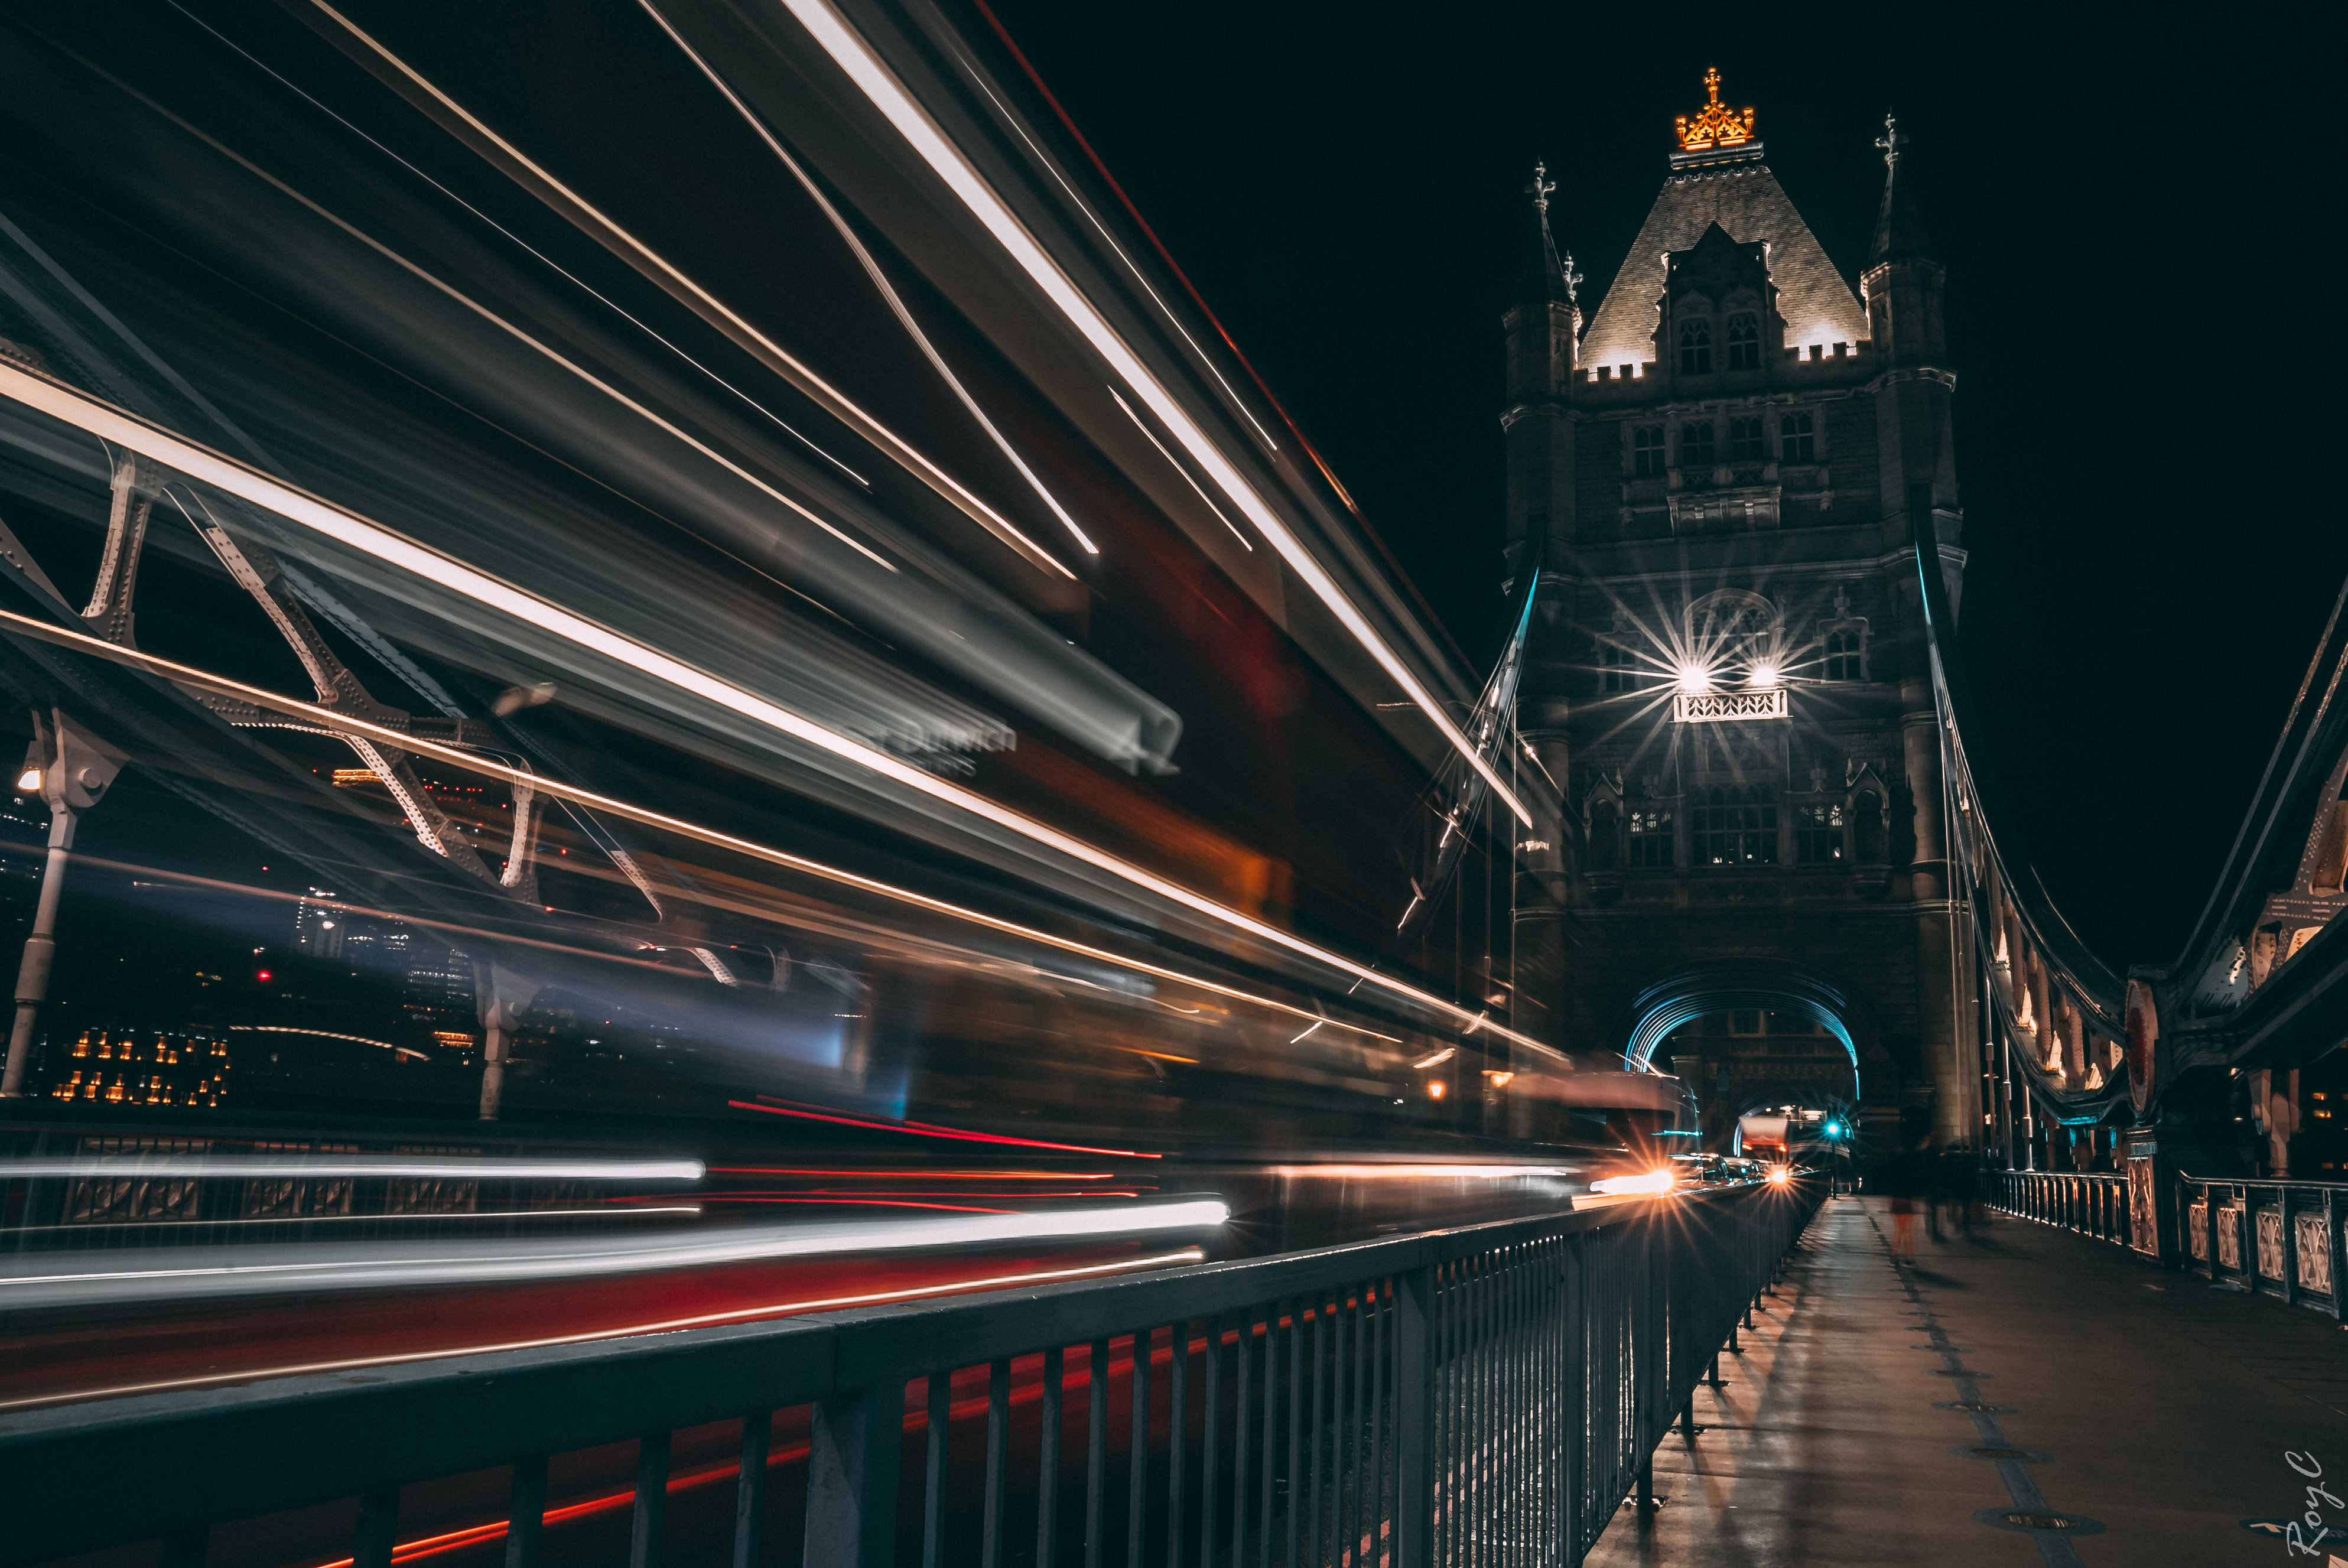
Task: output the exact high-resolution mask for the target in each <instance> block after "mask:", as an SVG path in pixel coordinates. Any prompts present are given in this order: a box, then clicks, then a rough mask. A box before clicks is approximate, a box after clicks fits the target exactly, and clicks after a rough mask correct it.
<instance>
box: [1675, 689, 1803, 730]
mask: <svg viewBox="0 0 2348 1568" xmlns="http://www.w3.org/2000/svg"><path fill="white" fill-rule="evenodd" d="M1672 717H1673V718H1674V719H1675V720H1677V721H1678V722H1680V723H1682V724H1728V723H1735V722H1739V721H1742V720H1746V719H1756V718H1784V717H1787V708H1786V688H1785V687H1784V686H1766V687H1763V688H1760V689H1757V690H1749V691H1684V692H1681V693H1679V694H1678V695H1676V696H1673V698H1672Z"/></svg>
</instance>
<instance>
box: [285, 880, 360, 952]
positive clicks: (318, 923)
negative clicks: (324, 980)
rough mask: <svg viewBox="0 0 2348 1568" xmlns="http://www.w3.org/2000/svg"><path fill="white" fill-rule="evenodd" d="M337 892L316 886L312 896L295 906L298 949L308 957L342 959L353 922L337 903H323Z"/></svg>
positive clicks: (294, 923)
mask: <svg viewBox="0 0 2348 1568" xmlns="http://www.w3.org/2000/svg"><path fill="white" fill-rule="evenodd" d="M334 896H335V895H334V894H333V893H331V892H327V891H326V890H325V889H324V888H315V887H314V888H312V889H311V890H310V896H309V897H307V898H305V899H304V900H303V901H302V902H301V903H297V904H295V905H294V906H293V950H294V951H295V952H297V953H299V954H302V955H303V956H304V957H305V958H328V959H332V958H340V957H341V956H342V955H343V943H344V940H345V937H346V936H347V935H348V934H349V926H350V923H349V921H348V920H347V919H346V918H345V916H344V914H343V913H342V911H341V910H340V909H338V908H336V907H335V905H334V904H332V903H324V902H322V901H324V900H328V899H331V898H333V897H334Z"/></svg>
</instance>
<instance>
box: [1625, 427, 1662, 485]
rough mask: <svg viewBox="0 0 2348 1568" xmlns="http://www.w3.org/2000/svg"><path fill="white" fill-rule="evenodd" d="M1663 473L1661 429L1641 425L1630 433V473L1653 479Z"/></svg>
mask: <svg viewBox="0 0 2348 1568" xmlns="http://www.w3.org/2000/svg"><path fill="white" fill-rule="evenodd" d="M1662 472H1663V427H1662V426H1661V425H1641V426H1639V427H1638V428H1635V429H1633V430H1632V432H1631V473H1632V477H1634V478H1637V479H1643V480H1644V479H1653V478H1655V477H1656V476H1657V475H1660V474H1661V473H1662Z"/></svg>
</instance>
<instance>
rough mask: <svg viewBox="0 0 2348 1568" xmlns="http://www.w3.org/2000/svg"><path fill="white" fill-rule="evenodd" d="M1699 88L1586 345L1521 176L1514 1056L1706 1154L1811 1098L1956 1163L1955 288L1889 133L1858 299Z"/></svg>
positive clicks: (1511, 407) (1960, 1046) (1536, 196)
mask: <svg viewBox="0 0 2348 1568" xmlns="http://www.w3.org/2000/svg"><path fill="white" fill-rule="evenodd" d="M1705 85H1706V87H1707V88H1708V89H1709V98H1710V101H1709V103H1708V104H1707V105H1706V106H1705V107H1704V109H1703V110H1702V111H1701V112H1700V113H1698V114H1696V115H1694V116H1691V117H1687V118H1684V119H1681V120H1680V121H1679V124H1678V131H1677V139H1678V150H1676V151H1675V152H1673V154H1672V155H1671V160H1670V168H1669V171H1668V173H1667V175H1666V177H1665V179H1664V181H1663V190H1662V191H1661V193H1660V194H1659V195H1658V196H1657V197H1656V199H1655V204H1654V208H1653V211H1651V212H1649V214H1648V215H1647V221H1646V222H1645V224H1644V226H1643V228H1642V229H1641V230H1640V232H1639V237H1638V240H1637V242H1636V243H1635V244H1634V245H1633V246H1632V250H1631V253H1630V256H1629V257H1628V259H1626V260H1625V261H1624V263H1622V269H1621V271H1620V272H1619V273H1618V274H1617V275H1616V277H1615V280H1614V283H1613V284H1612V287H1611V288H1610V289H1609V290H1608V292H1607V294H1606V297H1605V298H1604V299H1603V300H1602V301H1601V302H1600V303H1599V304H1598V305H1597V308H1596V310H1595V312H1594V314H1593V315H1591V317H1590V318H1589V319H1588V320H1587V322H1586V323H1585V322H1584V320H1583V318H1582V315H1581V308H1580V303H1579V301H1578V299H1577V297H1576V284H1577V283H1578V282H1579V280H1578V279H1577V278H1576V277H1575V275H1574V273H1573V271H1572V265H1571V262H1570V257H1566V256H1561V254H1560V247H1559V245H1558V244H1557V242H1556V240H1555V239H1554V237H1553V235H1552V233H1551V232H1550V222H1549V211H1548V208H1549V194H1550V191H1551V190H1553V189H1554V188H1553V187H1552V186H1550V184H1549V182H1548V181H1547V180H1546V179H1545V178H1544V177H1543V176H1541V175H1536V177H1535V181H1534V184H1533V187H1532V194H1533V201H1532V209H1533V210H1532V212H1531V214H1530V217H1531V225H1530V229H1529V240H1528V242H1526V246H1525V252H1524V255H1523V258H1522V260H1521V261H1520V263H1519V268H1518V272H1517V277H1516V284H1515V289H1514V295H1513V298H1514V303H1513V304H1512V306H1511V308H1510V309H1509V312H1508V314H1507V315H1506V316H1505V318H1504V325H1505V329H1506V335H1507V345H1508V365H1507V402H1506V407H1505V410H1504V412H1503V413H1502V415H1501V424H1502V427H1503V428H1504V429H1505V431H1506V442H1507V460H1508V525H1509V535H1508V537H1509V572H1510V573H1512V574H1513V573H1519V572H1522V571H1524V570H1526V569H1527V566H1528V563H1536V564H1538V565H1539V566H1540V571H1541V584H1540V597H1539V599H1538V602H1537V610H1536V614H1535V620H1534V630H1533V632H1532V634H1531V645H1530V646H1529V649H1528V655H1527V666H1526V675H1525V680H1524V686H1523V689H1522V696H1521V702H1520V708H1519V725H1520V727H1521V728H1522V730H1523V732H1524V735H1525V738H1526V739H1527V741H1528V742H1529V743H1530V745H1531V746H1532V748H1534V750H1535V752H1536V753H1537V754H1538V755H1539V756H1540V758H1541V760H1542V763H1543V766H1544V767H1545V768H1546V769H1547V770H1548V772H1549V774H1550V777H1551V778H1553V779H1557V780H1558V781H1559V782H1560V785H1561V789H1562V796H1563V804H1562V809H1561V810H1560V814H1559V817H1558V820H1554V821H1552V822H1546V823H1543V824H1541V825H1540V827H1539V828H1537V829H1536V830H1535V831H1534V832H1533V833H1532V834H1531V835H1529V839H1528V841H1526V843H1525V845H1524V846H1523V848H1524V853H1523V855H1522V857H1521V859H1520V861H1519V863H1520V865H1521V866H1522V867H1523V868H1524V874H1523V875H1522V876H1521V877H1520V878H1519V893H1518V899H1517V903H1518V952H1519V975H1520V985H1521V987H1522V989H1521V992H1520V1000H1519V1006H1518V1009H1517V1019H1518V1026H1519V1027H1520V1028H1524V1029H1526V1030H1527V1031H1528V1032H1530V1033H1536V1034H1542V1035H1545V1036H1546V1037H1550V1038H1553V1039H1555V1040H1556V1041H1557V1042H1558V1043H1560V1044H1561V1045H1565V1046H1567V1047H1569V1048H1572V1049H1575V1050H1577V1051H1579V1052H1588V1053H1591V1054H1592V1055H1598V1054H1601V1053H1603V1052H1607V1051H1613V1050H1622V1051H1626V1052H1628V1053H1629V1054H1631V1055H1632V1057H1633V1058H1634V1059H1642V1058H1643V1057H1645V1056H1646V1055H1647V1053H1649V1052H1653V1053H1654V1054H1655V1059H1656V1060H1657V1061H1658V1062H1659V1063H1660V1062H1662V1061H1663V1058H1664V1057H1670V1058H1671V1059H1670V1065H1671V1067H1672V1068H1673V1070H1676V1071H1678V1072H1679V1073H1680V1074H1681V1075H1682V1076H1683V1077H1684V1078H1686V1079H1687V1080H1688V1081H1689V1082H1690V1084H1691V1085H1692V1086H1693V1087H1694V1088H1695V1090H1696V1091H1697V1094H1698V1097H1699V1099H1700V1102H1701V1103H1702V1104H1703V1106H1704V1113H1705V1118H1706V1124H1707V1128H1708V1130H1725V1126H1726V1124H1727V1123H1728V1121H1729V1119H1731V1118H1733V1117H1734V1116H1735V1114H1737V1112H1739V1111H1740V1110H1744V1109H1752V1108H1754V1107H1756V1106H1760V1105H1766V1104H1771V1103H1779V1102H1782V1101H1783V1100H1785V1099H1800V1098H1803V1096H1802V1094H1801V1092H1800V1091H1801V1090H1803V1089H1805V1088H1807V1089H1810V1090H1811V1091H1813V1093H1812V1098H1813V1099H1818V1098H1828V1099H1835V1100H1839V1101H1848V1100H1850V1099H1856V1100H1857V1101H1858V1104H1859V1109H1860V1112H1861V1116H1862V1119H1863V1125H1864V1126H1865V1127H1866V1128H1867V1129H1868V1130H1869V1134H1870V1146H1871V1148H1872V1149H1873V1150H1888V1149H1889V1148H1890V1144H1891V1137H1892V1135H1891V1131H1890V1129H1891V1128H1892V1127H1893V1126H1896V1125H1897V1123H1898V1122H1899V1120H1900V1114H1901V1112H1902V1111H1903V1110H1905V1111H1906V1112H1907V1113H1908V1119H1909V1123H1910V1128H1911V1129H1914V1128H1917V1127H1919V1126H1921V1125H1922V1119H1921V1118H1922V1116H1923V1115H1929V1119H1930V1124H1931V1127H1932V1129H1933V1130H1934V1132H1935V1133H1936V1135H1937V1137H1938V1139H1939V1140H1940V1141H1941V1143H1942V1144H1943V1145H1944V1146H1949V1147H1962V1146H1967V1145H1972V1144H1974V1143H1976V1142H1977V1141H1978V1140H1979V1137H1980V1131H1979V1127H1980V1120H1981V1112H1980V1109H1979V1088H1978V1078H1979V1072H1978V1064H1977V1063H1976V1061H1975V1060H1974V1057H1975V1047H1974V1046H1973V1044H1972V1040H1973V1036H1974V1033H1975V1030H1974V1028H1973V1026H1972V1001H1971V999H1970V998H1969V997H1968V996H1967V995H1962V994H1960V993H1961V991H1962V984H1963V983H1962V979H1961V976H1962V975H1964V974H1965V973H1967V972H1968V971H1969V968H1970V966H1969V965H1963V964H1961V963H1956V962H1954V961H1953V959H1954V957H1955V956H1956V955H1954V954H1952V949H1951V946H1950V939H1951V927H1950V913H1949V907H1948V902H1947V897H1948V895H1947V891H1946V890H1947V885H1948V879H1947V875H1946V871H1947V868H1946V866H1945V865H1944V863H1943V861H1942V854H1943V851H1942V845H1943V843H1944V842H1945V841H1946V834H1945V832H1944V823H1943V819H1942V813H1943V812H1944V811H1945V810H1948V809H1949V806H1950V802H1949V801H1947V800H1945V799H1944V798H1943V793H1944V792H1943V790H1942V787H1941V747H1940V745H1939V730H1938V721H1937V719H1936V717H1935V715H1934V710H1933V702H1932V693H1931V672H1930V670H1929V668H1928V667H1927V664H1926V656H1927V655H1926V654H1925V650H1924V644H1923V642H1922V629H1923V628H1922V622H1921V614H1922V612H1921V592H1920V587H1919V583H1918V579H1917V575H1916V564H1915V562H1916V557H1915V552H1914V549H1913V541H1914V539H1915V538H1916V537H1917V531H1918V529H1919V527H1920V523H1921V526H1923V527H1925V528H1928V529H1929V531H1930V532H1929V534H1928V535H1927V537H1930V538H1932V539H1935V540H1936V541H1937V542H1938V546H1939V549H1938V554H1939V560H1940V563H1941V570H1942V571H1943V572H1944V573H1946V574H1947V577H1948V580H1949V583H1950V585H1951V588H1952V601H1953V599H1954V597H1955V594H1954V592H1953V590H1954V588H1955V586H1956V582H1957V577H1958V574H1959V573H1960V572H1961V570H1962V563H1963V553H1962V549H1961V548H1960V542H1961V535H1962V515H1963V514H1962V511H1960V509H1959V505H1958V491H1957V481H1956V468H1955V456H1954V448H1953V445H1952V440H1951V428H1950V398H1951V397H1952V394H1953V392H1954V389H1955V385H1956V377H1955V376H1954V374H1953V373H1952V371H1951V370H1950V369H1949V368H1948V366H1947V355H1946V350H1945V340H1944V334H1943V332H1942V325H1941V280H1942V270H1941V264H1940V263H1939V262H1938V261H1937V260H1936V259H1935V256H1934V253H1933V250H1932V246H1931V241H1930V239H1929V238H1928V237H1927V235H1926V232H1925V229H1924V226H1923V223H1922V222H1921V218H1920V216H1919V214H1918V211H1917V206H1916V203H1915V201H1914V199H1913V195H1912V192H1911V191H1910V181H1909V178H1908V176H1907V175H1906V174H1904V173H1903V172H1902V170H1901V154H1902V151H1903V148H1904V144H1905V141H1906V139H1905V138H1904V137H1901V136H1900V135H1899V133H1898V130H1897V128H1896V127H1895V126H1894V125H1893V124H1892V123H1891V122H1890V120H1889V119H1887V120H1886V122H1885V134H1884V136H1883V137H1882V139H1880V140H1879V143H1878V145H1879V147H1880V148H1881V149H1882V151H1883V155H1884V162H1885V166H1886V176H1885V183H1884V191H1883V201H1882V208H1881V213H1880V216H1879V220H1878V222H1877V226H1876V232H1875V236H1874V241H1873V243H1872V245H1871V246H1870V248H1869V253H1868V256H1867V260H1866V267H1865V270H1864V271H1863V272H1862V273H1859V279H1858V283H1859V287H1858V290H1857V291H1856V292H1854V291H1853V289H1852V286H1851V284H1850V282H1849V279H1848V277H1847V276H1846V274H1845V273H1842V272H1840V271H1838V269H1837V267H1836V266H1835V263H1833V261H1832V260H1831V259H1829V258H1828V255H1827V253H1826V252H1825V250H1824V248H1823V247H1821V246H1820V245H1819V243H1818V240H1817V238H1816V236H1814V235H1813V234H1812V233H1811V232H1810V230H1809V228H1808V226H1807V224H1806V223H1804V222H1803V221H1802V217H1801V214H1800V213H1799V212H1797V211H1795V208H1794V204H1793V202H1792V201H1791V200H1789V199H1788V198H1787V194H1786V191H1785V189H1784V188H1783V187H1782V186H1781V185H1779V183H1778V182H1777V179H1776V175H1775V174H1773V173H1772V172H1771V171H1770V168H1769V165H1768V164H1767V163H1766V161H1765V160H1764V157H1763V149H1762V144H1761V142H1760V140H1759V139H1758V138H1757V137H1756V135H1755V127H1754V111H1753V110H1751V109H1745V110H1742V111H1741V112H1740V111H1736V110H1733V109H1731V108H1728V107H1727V106H1725V105H1724V104H1723V103H1722V102H1721V101H1720V98H1719V73H1718V72H1717V71H1715V72H1712V73H1709V74H1708V76H1707V77H1706V83H1705ZM1854 1068H1855V1070H1856V1079H1857V1083H1856V1089H1857V1093H1856V1095H1855V1096H1854V1094H1853V1077H1854ZM1920 1113H1921V1114H1920Z"/></svg>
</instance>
